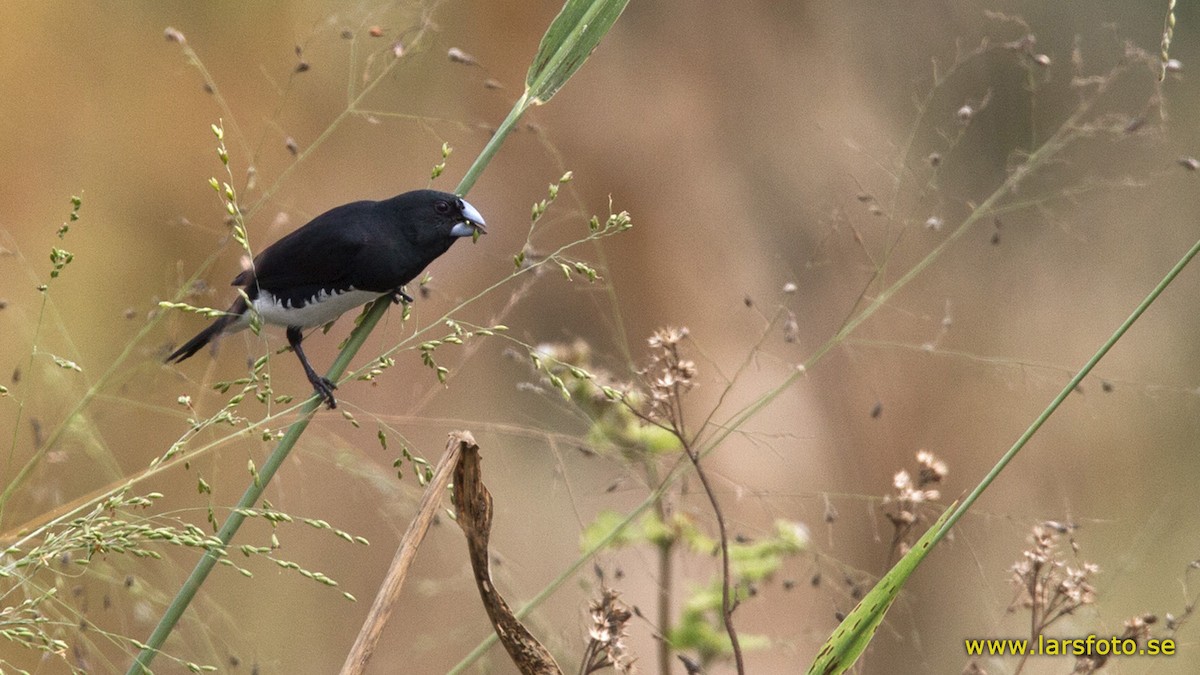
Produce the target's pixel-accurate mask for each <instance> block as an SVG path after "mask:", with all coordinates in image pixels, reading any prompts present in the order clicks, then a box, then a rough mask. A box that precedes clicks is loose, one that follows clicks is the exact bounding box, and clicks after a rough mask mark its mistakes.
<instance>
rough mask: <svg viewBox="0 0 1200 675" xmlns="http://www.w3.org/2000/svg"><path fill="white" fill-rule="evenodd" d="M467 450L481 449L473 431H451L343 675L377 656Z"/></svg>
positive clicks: (354, 673) (350, 674)
mask: <svg viewBox="0 0 1200 675" xmlns="http://www.w3.org/2000/svg"><path fill="white" fill-rule="evenodd" d="M468 449H470V450H471V451H474V452H476V454H478V449H479V448H478V446H476V445H475V438H474V437H473V436H472V435H471V432H469V431H452V432H450V439H449V440H448V441H447V442H446V452H445V454H443V455H442V459H441V460H440V461H438V464H437V467H436V468H435V469H434V472H433V479H432V480H430V481H429V484H428V485H426V486H425V494H424V496H422V497H421V504H420V506H419V507H418V509H417V515H416V516H415V517H414V518H413V520H412V522H411V523H409V525H408V530H406V531H405V532H404V536H403V537H402V538H401V539H400V546H399V548H397V549H396V556H395V557H394V558H392V566H391V567H390V568H389V569H388V572H387V576H386V577H384V580H383V584H381V585H380V587H379V592H378V593H376V594H375V602H374V603H373V604H372V605H371V611H370V612H369V613H367V619H366V621H364V622H363V627H362V629H361V630H360V631H359V632H358V638H357V639H355V640H354V646H353V647H351V648H350V653H349V654H347V655H346V661H345V663H343V664H342V671H341V672H342V675H358V674H359V673H362V672H363V670H364V669H366V666H367V661H369V660H370V659H371V655H372V654H374V653H375V646H376V645H377V644H379V636H380V635H381V634H382V633H383V627H384V625H386V624H387V621H388V618H389V617H391V615H392V610H393V609H395V607H396V601H397V600H398V599H399V598H400V589H401V588H403V586H404V581H405V579H406V578H407V577H408V568H409V566H410V565H411V564H412V561H413V558H415V557H416V555H417V548H419V547H420V546H421V541H422V540H424V539H425V533H426V532H428V531H429V525H430V524H431V523H432V522H433V517H434V516H435V515H436V514H437V510H438V508H439V507H440V505H441V501H442V493H443V492H445V491H446V487H447V486H448V485H449V484H450V476H451V475H452V474H453V473H454V472H455V470H456V468H457V467H458V464H459V458H460V457H461V456H462V455H463V454H465V453H466V452H467V451H468Z"/></svg>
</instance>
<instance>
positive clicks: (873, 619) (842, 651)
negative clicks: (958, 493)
mask: <svg viewBox="0 0 1200 675" xmlns="http://www.w3.org/2000/svg"><path fill="white" fill-rule="evenodd" d="M957 506H958V502H955V503H953V504H951V505H950V506H949V507H948V508H947V509H946V510H945V512H943V513H942V515H941V517H940V518H938V520H937V522H936V523H934V524H933V525H932V526H931V527H930V528H929V529H928V530H926V531H925V534H924V535H922V536H921V538H920V539H919V540H918V541H917V543H916V544H914V545H913V547H912V549H910V550H909V552H908V553H906V554H904V557H903V558H901V559H900V560H899V561H897V562H896V564H895V565H893V566H892V569H890V570H888V573H887V574H885V575H883V578H882V579H880V580H879V583H877V584H875V587H874V588H872V589H871V591H870V592H869V593H867V594H866V596H865V597H863V599H862V600H860V601H859V603H858V606H856V607H855V608H854V610H853V611H852V612H850V614H848V615H847V616H846V618H845V619H843V620H842V623H841V624H840V625H838V627H837V630H835V631H833V635H832V636H830V638H829V640H828V641H827V642H826V643H825V644H824V646H822V647H821V651H819V652H817V658H816V659H815V660H814V661H813V663H812V665H811V666H809V668H808V675H838V674H840V673H844V672H846V671H847V670H849V668H850V667H851V666H853V665H854V662H855V661H857V660H858V657H859V656H861V655H862V653H863V651H864V650H865V649H866V648H867V645H868V644H870V643H871V638H873V637H875V629H877V628H879V624H881V623H883V617H884V616H885V615H886V614H887V611H888V609H890V608H891V606H892V603H893V602H895V601H896V596H898V595H899V594H900V589H901V588H903V586H904V582H906V581H908V577H909V576H911V575H912V573H913V572H914V571H915V570H916V569H917V566H918V565H920V564H921V561H922V560H924V559H925V555H926V554H928V553H929V551H931V550H932V549H933V545H934V539H935V538H936V537H937V534H938V532H939V531H940V530H941V529H942V525H943V524H944V523H945V522H946V519H948V518H949V517H950V514H952V513H954V509H955V508H956V507H957Z"/></svg>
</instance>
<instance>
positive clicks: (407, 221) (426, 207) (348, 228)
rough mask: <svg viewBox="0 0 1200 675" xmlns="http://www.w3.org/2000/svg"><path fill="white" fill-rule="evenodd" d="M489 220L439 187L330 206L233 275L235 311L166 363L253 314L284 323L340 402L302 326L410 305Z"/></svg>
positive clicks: (317, 384)
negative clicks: (436, 264) (443, 261)
mask: <svg viewBox="0 0 1200 675" xmlns="http://www.w3.org/2000/svg"><path fill="white" fill-rule="evenodd" d="M485 226H486V223H485V222H484V220H483V216H481V215H480V214H479V211H478V210H476V209H475V207H474V206H471V204H470V203H468V202H467V201H466V200H464V199H463V198H462V197H460V196H458V195H455V194H450V193H448V192H440V191H437V190H413V191H411V192H405V193H403V194H400V195H397V196H395V197H392V198H391V199H384V200H380V201H371V200H365V201H357V202H351V203H349V204H343V205H342V206H337V207H334V208H332V209H330V210H328V211H326V212H325V213H322V214H321V215H319V216H317V217H316V218H313V219H312V220H311V221H309V222H308V223H307V224H305V225H303V226H301V227H300V228H299V229H297V230H295V231H294V232H291V233H290V234H287V235H285V236H284V237H282V238H281V239H279V240H278V241H276V242H275V243H274V244H271V245H270V246H268V247H267V248H265V249H263V251H262V252H261V253H259V254H258V255H257V256H255V258H254V261H253V263H252V264H251V265H250V267H249V268H248V269H246V270H243V271H242V272H241V273H240V274H238V275H237V276H236V277H234V279H233V284H232V285H234V286H238V287H240V288H241V291H240V292H239V294H238V298H237V299H236V300H234V301H233V304H232V305H231V306H230V307H229V309H228V310H227V311H226V312H225V313H224V314H222V315H220V316H218V317H217V318H216V320H215V321H213V322H212V324H210V325H209V326H208V327H207V328H205V329H204V330H202V331H200V332H199V333H198V334H197V335H196V336H195V337H193V338H192V339H190V340H188V341H187V342H185V343H184V344H183V346H181V347H180V348H179V349H176V350H175V351H174V352H172V353H171V355H170V356H168V357H167V358H166V361H165V362H166V363H180V362H182V361H184V360H186V359H187V358H189V357H191V356H192V355H194V354H195V353H196V352H198V351H200V349H201V348H203V347H204V346H205V345H207V344H208V343H209V342H212V341H213V340H214V339H216V338H217V337H218V336H220V335H222V334H225V333H235V332H238V331H240V330H243V329H245V328H247V327H249V326H250V323H251V319H252V317H253V316H254V315H257V317H258V318H259V319H260V320H261V323H264V324H272V325H277V326H284V327H286V334H287V341H288V345H290V346H291V348H292V351H293V352H295V354H296V356H297V357H298V358H299V359H300V365H301V366H302V367H303V368H304V374H305V376H306V377H307V378H308V381H309V383H311V384H312V386H313V389H314V390H315V392H316V394H317V395H318V396H320V397H321V399H322V401H324V403H325V404H326V405H327V406H328V407H329V408H330V409H333V408H336V407H337V400H336V399H335V398H334V396H333V390H334V389H336V388H337V386H336V385H335V384H334V383H333V382H331V381H330V380H329V379H328V378H325V377H322V376H320V375H318V374H317V372H316V371H315V370H313V367H312V365H311V364H310V363H309V362H308V358H307V357H306V356H305V355H304V349H303V348H302V347H301V346H300V343H301V342H302V341H303V340H304V329H305V328H313V327H315V326H322V325H325V324H327V323H329V322H331V321H333V320H334V319H337V318H338V317H339V316H341V315H342V314H344V313H345V312H347V311H349V310H351V309H354V308H355V307H359V306H361V305H364V304H366V303H368V302H371V301H374V300H378V299H379V298H382V297H385V296H386V297H388V298H389V299H390V300H391V301H392V302H394V303H397V304H399V303H401V302H404V303H406V304H407V303H411V302H412V301H413V299H412V297H410V296H409V295H408V294H407V293H405V292H404V287H405V285H406V284H408V283H409V282H411V281H412V280H413V279H415V278H417V275H419V274H421V273H422V272H423V271H424V270H425V268H426V267H428V266H429V264H430V263H432V262H433V261H434V260H436V259H437V258H438V256H440V255H442V254H443V253H445V252H446V251H448V250H450V246H451V245H453V244H454V242H455V241H457V240H458V239H461V238H462V237H474V236H476V235H478V234H485V233H486V232H487V230H486V229H485Z"/></svg>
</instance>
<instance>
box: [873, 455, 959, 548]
mask: <svg viewBox="0 0 1200 675" xmlns="http://www.w3.org/2000/svg"><path fill="white" fill-rule="evenodd" d="M917 465H918V469H917V475H916V477H915V478H914V477H913V475H912V474H911V473H909V472H908V471H907V470H906V469H901V470H899V471H897V472H896V475H895V476H893V477H892V486H893V487H894V488H896V494H894V495H887V496H885V497H884V498H883V505H884V514H885V515H886V516H887V519H888V520H889V521H891V523H892V527H894V528H895V530H896V532H895V535H894V536H893V537H892V548H893V550H895V549H896V548H897V547H899V553H900V554H904V553H905V552H907V550H908V544H906V543H905V538H906V537H907V536H908V534H909V532H911V531H912V529H913V526H914V525H916V523H917V522H918V520H919V519H920V514H919V513H918V512H917V511H918V509H919V508H920V507H921V505H922V504H924V503H926V502H931V501H934V500H936V499H938V498H939V497H941V496H942V493H941V492H940V491H939V490H938V489H937V488H935V487H931V486H934V485H937V484H939V483H941V482H942V480H943V479H944V478H945V477H946V476H947V475H949V473H950V469H949V468H948V467H947V466H946V463H945V462H943V461H942V460H940V459H938V458H937V457H936V456H935V455H934V454H933V453H932V452H930V451H928V450H918V451H917Z"/></svg>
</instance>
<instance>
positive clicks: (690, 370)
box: [642, 328, 696, 435]
mask: <svg viewBox="0 0 1200 675" xmlns="http://www.w3.org/2000/svg"><path fill="white" fill-rule="evenodd" d="M687 336H688V329H687V328H660V329H659V330H657V331H655V332H654V334H653V335H651V336H650V338H649V340H648V342H649V344H650V365H648V366H647V367H646V369H645V370H644V371H642V375H643V376H644V377H645V378H646V381H647V385H648V387H649V390H650V391H649V394H650V409H649V411H648V413H647V417H649V418H651V419H654V420H658V421H661V422H663V423H665V424H666V425H667V426H670V427H672V428H674V429H675V430H676V431H677V432H680V435H682V433H681V432H682V431H683V410H682V408H681V405H682V402H681V398H682V395H683V394H684V393H685V392H687V391H688V390H689V389H691V388H692V387H693V386H695V379H696V363H695V362H694V361H691V360H688V359H684V358H682V357H681V356H680V354H679V343H680V342H683V340H684V339H685V338H687Z"/></svg>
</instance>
